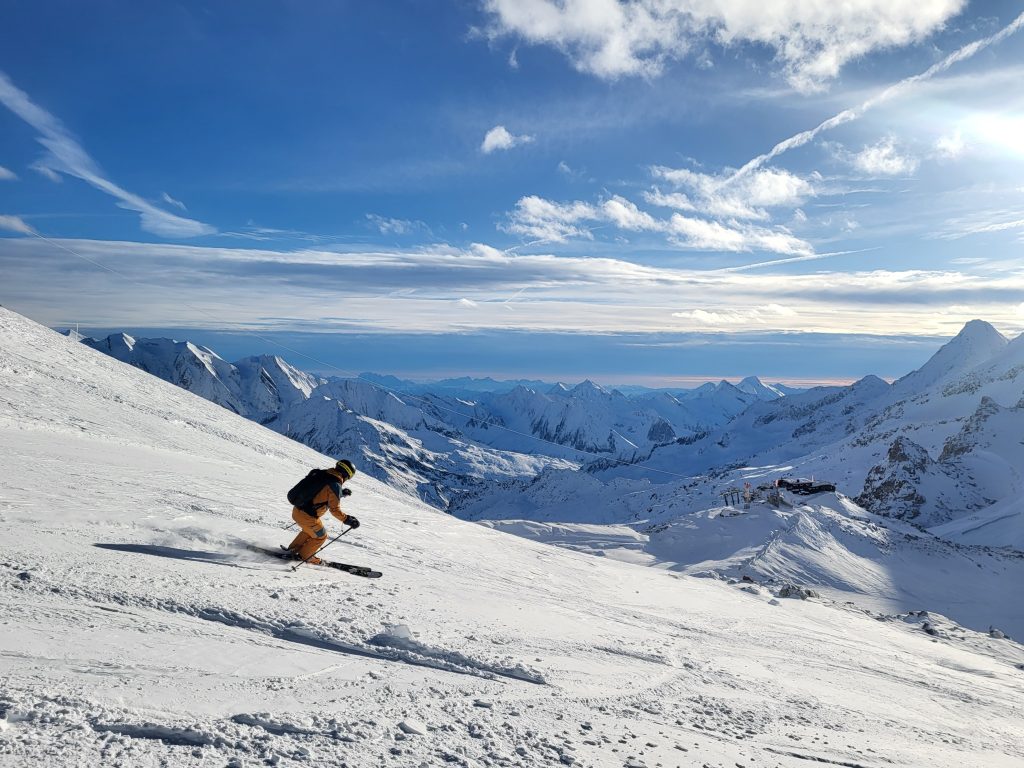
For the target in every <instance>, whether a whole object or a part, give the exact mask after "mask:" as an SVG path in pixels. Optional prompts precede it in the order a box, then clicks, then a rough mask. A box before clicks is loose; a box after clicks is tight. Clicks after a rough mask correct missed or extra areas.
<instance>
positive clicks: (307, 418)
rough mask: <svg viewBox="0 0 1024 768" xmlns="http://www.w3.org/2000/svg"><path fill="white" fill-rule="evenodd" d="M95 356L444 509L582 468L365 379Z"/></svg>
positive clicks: (149, 353)
mask: <svg viewBox="0 0 1024 768" xmlns="http://www.w3.org/2000/svg"><path fill="white" fill-rule="evenodd" d="M82 342H83V343H84V344H86V345H87V346H90V347H92V348H93V349H96V350H99V351H101V352H104V353H105V354H108V355H110V356H111V357H114V358H116V359H118V360H120V361H122V362H125V363H128V364H130V365H133V366H135V367H136V368H140V369H142V370H144V371H146V372H148V373H151V374H153V375H155V376H157V377H159V378H161V379H164V380H165V381H169V382H171V383H172V384H176V385H177V386H179V387H182V388H183V389H187V390H189V391H190V392H192V393H194V394H197V395H199V396H200V397H203V398H205V399H207V400H210V401H211V402H214V403H217V404H218V405H221V406H223V407H225V408H228V409H229V410H231V411H233V412H235V413H237V414H239V415H242V416H245V417H246V418H250V419H253V420H254V421H257V422H259V423H260V424H265V425H266V426H268V427H270V428H271V429H274V430H275V431H277V432H280V433H281V434H284V435H287V436H288V437H291V438H293V439H295V440H298V441H299V442H301V443H304V444H305V445H308V446H310V447H311V448H314V449H316V450H318V451H321V452H325V453H338V454H345V455H350V456H353V457H358V458H359V460H360V466H361V467H362V468H363V471H365V472H367V473H368V474H370V475H371V476H373V477H376V478H378V479H380V480H384V481H386V482H388V483H389V485H391V486H392V487H394V488H399V489H401V490H403V491H405V492H407V493H411V494H413V495H417V496H419V497H420V498H421V499H424V500H425V501H427V502H428V503H431V504H434V505H435V506H438V507H439V508H441V509H446V508H447V507H448V506H449V504H450V503H451V501H452V499H453V498H454V497H455V496H457V495H458V494H459V493H461V492H463V491H465V489H467V488H472V487H474V485H475V484H477V483H480V482H484V481H487V482H492V481H495V480H500V479H507V478H510V477H532V476H533V475H535V474H536V473H537V472H538V471H540V470H541V469H543V468H545V467H548V466H554V467H571V466H575V464H573V463H571V462H568V461H566V460H563V459H560V458H557V457H549V456H547V455H545V454H525V453H516V452H512V451H504V450H496V449H493V448H490V447H488V446H487V445H481V444H477V443H475V442H474V441H473V440H472V439H470V438H467V437H464V436H462V435H460V434H459V432H458V430H456V429H454V428H453V427H451V426H450V425H449V424H447V423H446V422H444V421H442V420H441V419H439V418H437V417H436V416H435V415H433V413H434V412H438V413H443V411H440V410H439V409H437V408H436V407H433V408H431V409H430V410H431V412H430V413H428V412H426V411H424V410H423V409H422V408H421V407H419V406H418V405H417V404H416V403H418V402H422V401H421V400H420V399H419V398H415V397H413V398H406V399H407V400H408V402H406V400H403V399H402V397H401V396H399V395H396V394H394V393H393V392H390V391H388V390H386V389H383V388H381V387H378V386H375V385H374V384H372V383H369V382H365V381H362V380H359V379H333V380H329V381H328V380H325V379H320V378H317V377H314V376H311V375H309V374H306V373H303V372H302V371H299V370H298V369H297V368H295V367H293V366H291V365H289V364H288V363H286V362H285V361H283V360H282V359H281V358H279V357H272V356H259V357H247V358H244V359H242V360H239V361H237V362H235V363H228V362H226V361H225V360H223V359H222V358H221V357H220V356H218V355H217V354H216V353H215V352H214V351H213V350H210V349H207V348H206V347H201V346H197V345H195V344H192V343H191V342H179V341H174V340H171V339H136V338H133V337H131V336H128V335H127V334H113V335H111V336H108V337H107V338H105V339H101V340H97V339H82Z"/></svg>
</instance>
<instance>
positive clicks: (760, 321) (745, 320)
mask: <svg viewBox="0 0 1024 768" xmlns="http://www.w3.org/2000/svg"><path fill="white" fill-rule="evenodd" d="M798 314H799V313H798V312H797V311H796V310H795V309H793V308H792V307H784V306H782V305H781V304H767V305H764V306H760V307H750V308H743V307H740V308H735V309H712V310H707V309H691V310H686V311H683V312H673V313H672V317H679V318H683V319H685V320H694V321H696V322H697V323H700V324H701V325H710V326H722V325H727V326H737V325H742V326H745V327H748V328H749V327H751V326H757V325H769V324H771V323H772V321H773V320H774V319H778V318H780V317H787V318H794V317H797V316H798Z"/></svg>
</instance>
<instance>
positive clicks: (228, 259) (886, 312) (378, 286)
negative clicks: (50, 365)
mask: <svg viewBox="0 0 1024 768" xmlns="http://www.w3.org/2000/svg"><path fill="white" fill-rule="evenodd" d="M57 243H58V245H54V244H52V243H49V242H44V241H41V240H38V239H36V238H0V258H2V260H3V263H4V279H5V286H6V287H8V288H9V289H10V291H11V292H12V293H13V294H14V295H18V296H19V297H20V298H19V306H17V307H16V309H18V311H23V312H28V313H30V314H32V315H33V316H38V319H41V320H43V321H44V322H48V323H51V324H58V323H60V322H62V318H65V317H76V318H78V319H80V320H86V321H87V322H88V324H90V325H93V326H102V327H118V326H121V327H124V326H148V327H154V326H158V327H160V326H162V327H195V326H197V325H199V326H202V325H208V324H209V314H211V313H215V314H216V317H217V318H218V322H219V323H220V325H221V327H223V328H226V329H228V328H235V329H238V328H262V329H290V330H296V329H301V328H316V330H318V331H328V330H339V329H358V330H362V331H366V332H385V331H390V332H410V331H412V330H415V332H441V333H445V332H459V331H465V330H474V329H475V330H483V329H488V328H491V329H498V328H504V329H511V328H516V329H521V330H558V331H563V332H564V331H587V332H599V333H625V332H629V333H651V332H665V331H672V332H677V331H678V332H688V331H694V330H701V331H705V330H719V331H728V332H735V331H746V330H766V329H769V330H773V331H779V332H821V333H836V334H848V333H869V334H890V333H909V334H912V335H921V334H940V335H941V334H946V335H952V334H953V333H955V332H956V331H957V330H959V326H961V325H962V324H963V323H964V322H966V320H969V319H971V318H972V317H985V318H986V319H988V320H990V321H992V322H995V323H997V324H999V325H1000V327H1001V328H1006V329H1014V328H1018V327H1022V325H1024V324H1022V322H1021V319H1020V316H1019V314H1018V312H1017V308H1018V306H1019V305H1020V301H1021V299H1020V297H1021V295H1024V268H1020V267H1019V266H1017V267H1016V268H1009V269H1006V270H1004V271H1001V272H999V273H993V274H986V275H977V274H970V273H967V272H964V271H961V270H958V269H947V270H884V269H883V270H858V271H831V272H829V271H819V272H816V273H815V274H814V275H813V278H809V277H808V276H806V275H797V274H784V273H780V272H771V273H767V274H749V273H744V272H728V271H725V270H700V269H692V268H677V267H673V268H669V267H653V266H645V265H641V264H635V263H631V262H627V261H624V260H621V259H612V258H601V257H582V256H578V257H567V256H554V255H551V254H531V255H524V254H515V253H510V252H508V251H501V250H498V249H496V248H493V247H490V246H486V245H483V244H477V245H474V246H472V247H470V248H465V249H462V248H454V247H451V246H434V247H419V248H415V249H409V250H388V249H378V250H375V251H332V250H320V249H301V250H291V251H273V250H264V249H259V248H212V247H199V246H189V245H172V244H166V243H157V244H153V243H126V242H106V241H87V240H60V241H57ZM59 246H62V247H59ZM64 248H69V249H71V250H73V251H75V252H76V253H78V254H81V256H82V257H84V258H86V259H88V260H90V261H92V262H96V263H99V264H103V265H104V266H105V267H106V268H107V269H99V268H96V269H93V268H91V267H89V268H80V267H83V264H82V263H81V262H79V261H78V260H77V259H76V258H75V257H74V256H72V255H71V254H70V253H68V252H67V251H65V250H64ZM72 264H74V266H75V267H76V268H74V269H72V268H70V266H71V265H72ZM297 267H301V268H297ZM108 269H109V270H112V271H113V272H114V274H113V275H112V274H111V272H110V271H107V270H108ZM121 275H123V276H124V278H125V280H126V285H130V287H131V290H130V292H129V293H125V292H123V291H120V292H116V285H112V281H113V282H116V281H117V280H120V279H121V277H120V276H121ZM40 285H45V286H46V290H45V291H40V290H39V289H38V287H39V286H40ZM112 291H115V292H116V295H119V296H121V300H119V301H116V302H113V301H110V300H109V297H110V296H111V295H112ZM54 292H58V293H59V294H60V295H61V296H63V297H66V300H64V301H62V302H59V303H58V304H56V305H55V304H53V302H52V298H51V297H52V295H53V294H54ZM766 297H771V298H770V299H767V298H766ZM512 303H514V306H515V308H516V309H517V310H522V311H509V308H510V304H512ZM325 306H330V307H331V316H330V317H323V307H325ZM197 307H198V308H201V309H205V311H206V314H203V313H199V312H197V311H196V308H197ZM467 309H472V310H473V311H472V312H467ZM755 310H756V311H755Z"/></svg>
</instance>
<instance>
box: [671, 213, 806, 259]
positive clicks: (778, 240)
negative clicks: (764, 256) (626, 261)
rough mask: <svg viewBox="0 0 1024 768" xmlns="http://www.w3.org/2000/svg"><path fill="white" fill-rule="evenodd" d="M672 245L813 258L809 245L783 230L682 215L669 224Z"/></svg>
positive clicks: (702, 249)
mask: <svg viewBox="0 0 1024 768" xmlns="http://www.w3.org/2000/svg"><path fill="white" fill-rule="evenodd" d="M669 225H670V228H671V232H672V234H673V238H672V239H673V242H675V243H676V245H678V246H680V247H683V248H692V249H695V250H701V251H731V252H736V253H738V252H744V251H770V252H772V253H782V254H799V255H810V254H813V253H814V248H813V247H811V245H810V243H808V242H806V241H804V240H801V239H800V238H798V237H794V236H793V235H792V233H790V232H789V231H788V230H786V229H783V228H781V227H780V228H776V229H766V228H764V227H756V226H750V225H741V224H722V223H721V222H717V221H707V220H705V219H695V218H693V217H690V216H683V215H682V214H679V213H674V214H672V218H671V219H670V221H669Z"/></svg>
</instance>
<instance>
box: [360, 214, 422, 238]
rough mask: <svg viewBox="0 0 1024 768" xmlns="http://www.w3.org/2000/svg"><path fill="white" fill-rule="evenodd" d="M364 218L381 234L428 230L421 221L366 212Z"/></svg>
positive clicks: (405, 233)
mask: <svg viewBox="0 0 1024 768" xmlns="http://www.w3.org/2000/svg"><path fill="white" fill-rule="evenodd" d="M366 218H367V220H368V221H369V222H370V224H371V225H373V227H374V228H376V229H377V230H379V231H380V233H381V234H382V235H408V234H412V233H413V232H423V231H425V232H429V231H430V228H429V227H428V226H427V225H426V224H425V223H424V222H422V221H411V220H409V219H392V218H388V217H387V216H378V215H377V214H376V213H368V214H366Z"/></svg>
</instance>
